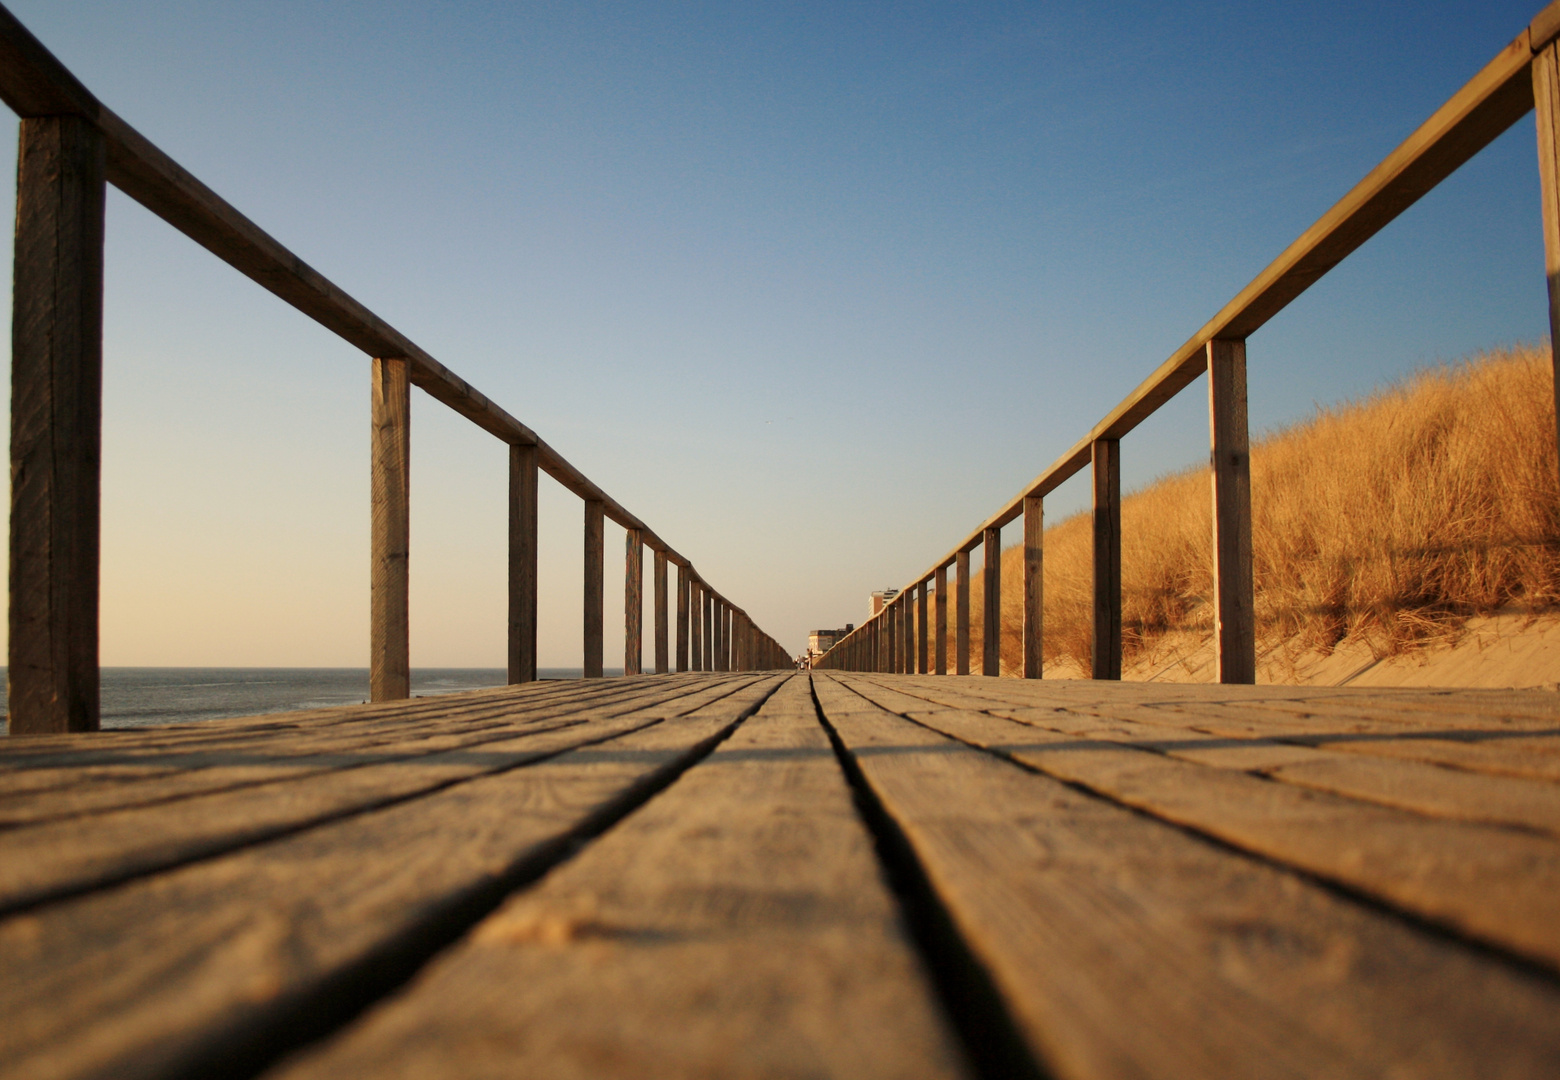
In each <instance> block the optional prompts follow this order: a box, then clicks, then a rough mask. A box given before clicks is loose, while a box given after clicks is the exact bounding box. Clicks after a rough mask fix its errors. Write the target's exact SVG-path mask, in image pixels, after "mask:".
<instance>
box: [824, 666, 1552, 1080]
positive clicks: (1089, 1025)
mask: <svg viewBox="0 0 1560 1080" xmlns="http://www.w3.org/2000/svg"><path fill="white" fill-rule="evenodd" d="M875 681H880V682H884V683H886V682H888V680H875ZM952 681H953V680H948V679H942V680H926V682H927V683H933V682H935V683H936V684H939V685H942V686H947V685H948V684H949V683H951V682H952ZM962 681H963V680H961V682H962ZM865 682H866V680H862V679H860V678H859V677H850V676H845V677H839V676H822V675H818V676H814V685H815V687H816V688H817V695H818V699H819V702H820V704H821V706H822V709H823V712H824V715H825V716H826V718H827V719H828V721H829V722H830V723H831V724H832V725H833V726H834V728H835V730H836V731H837V732H838V733H839V736H840V738H841V739H842V740H843V741H844V743H845V744H846V746H847V747H848V748H849V749H850V750H851V752H852V753H853V755H854V758H855V761H856V763H857V765H858V766H859V767H860V769H861V771H862V773H863V775H864V779H865V780H866V782H867V783H868V785H869V786H870V788H871V790H872V791H873V793H874V795H875V796H876V797H877V798H878V799H879V800H881V802H882V804H883V806H884V808H885V810H886V811H887V813H889V814H890V815H891V816H892V818H893V819H894V820H895V822H896V823H897V824H898V826H899V828H900V829H901V830H902V831H903V833H904V835H905V837H906V839H907V840H908V842H909V843H910V845H911V846H912V848H913V850H914V851H915V853H916V855H917V857H918V858H919V859H920V860H921V862H922V863H923V865H924V866H925V868H926V873H927V875H928V877H929V878H930V879H931V880H932V881H933V882H935V883H936V886H937V890H938V895H939V898H940V899H941V900H942V902H943V903H944V904H945V905H946V907H947V909H948V911H949V914H950V916H951V918H952V920H953V922H954V924H955V926H956V927H957V928H958V930H959V931H960V933H961V934H963V935H964V937H965V939H966V940H967V941H968V942H969V944H970V946H971V949H972V951H974V953H975V954H976V956H977V957H978V958H979V959H980V960H981V961H982V962H983V963H984V964H985V965H986V967H987V968H988V970H989V971H990V972H991V974H992V977H993V979H994V981H995V982H996V983H997V986H998V988H999V989H1000V990H1001V992H1002V993H1003V995H1004V997H1005V999H1006V1001H1007V1002H1008V1005H1009V1008H1010V1010H1011V1011H1012V1013H1013V1015H1014V1017H1015V1019H1016V1020H1017V1022H1018V1023H1019V1025H1020V1027H1021V1029H1022V1030H1023V1032H1024V1033H1025V1034H1026V1036H1027V1037H1028V1039H1029V1042H1030V1045H1031V1047H1032V1048H1033V1050H1034V1052H1035V1054H1036V1056H1037V1057H1038V1058H1039V1059H1040V1060H1041V1061H1042V1063H1043V1064H1044V1066H1045V1068H1046V1069H1047V1070H1048V1072H1049V1073H1050V1074H1051V1075H1054V1076H1057V1077H1058V1078H1060V1080H1071V1078H1090V1080H1096V1078H1105V1077H1147V1076H1153V1077H1187V1078H1203V1077H1211V1076H1218V1077H1221V1078H1222V1077H1232V1078H1233V1077H1243V1076H1250V1077H1261V1078H1264V1080H1267V1078H1272V1077H1297V1078H1298V1077H1314V1076H1329V1077H1380V1076H1385V1075H1404V1076H1426V1077H1428V1076H1445V1077H1465V1076H1484V1075H1508V1076H1522V1077H1539V1076H1544V1075H1547V1074H1548V1073H1550V1072H1552V1071H1553V1070H1554V1068H1555V1067H1556V1063H1557V1061H1560V1031H1557V1029H1556V1028H1555V1026H1554V1024H1553V1022H1552V1018H1553V1016H1554V1015H1555V1009H1556V1003H1557V1001H1560V991H1557V989H1556V986H1555V983H1554V981H1553V980H1551V979H1547V978H1543V977H1541V976H1536V975H1533V974H1530V973H1528V972H1526V971H1524V970H1523V969H1521V968H1516V967H1512V966H1510V965H1507V964H1504V963H1502V962H1501V961H1499V960H1498V959H1495V958H1492V957H1491V956H1489V955H1488V954H1485V953H1482V952H1480V951H1478V950H1472V949H1468V948H1465V947H1463V946H1461V945H1459V944H1458V943H1456V942H1454V941H1450V940H1448V939H1446V938H1444V937H1441V936H1438V935H1435V934H1429V933H1424V932H1422V931H1420V930H1418V929H1416V928H1415V927H1413V926H1412V925H1409V924H1406V923H1404V922H1403V921H1401V920H1398V919H1395V918H1393V917H1391V916H1390V915H1386V914H1383V913H1381V912H1378V911H1375V910H1372V909H1371V908H1369V907H1366V906H1364V905H1360V904H1356V903H1353V902H1351V901H1349V900H1348V899H1346V898H1344V897H1342V896H1340V895H1338V894H1336V893H1333V892H1330V891H1328V890H1327V889H1324V888H1321V887H1318V886H1316V885H1314V884H1312V883H1310V882H1307V881H1306V880H1304V879H1302V878H1297V877H1295V876H1293V875H1291V874H1288V873H1286V872H1284V871H1283V870H1280V869H1276V868H1274V867H1272V866H1270V865H1268V864H1266V863H1264V862H1262V861H1260V860H1254V859H1249V858H1246V857H1243V856H1241V855H1239V854H1236V853H1233V852H1231V851H1230V850H1228V849H1227V848H1224V847H1221V846H1219V845H1216V844H1210V843H1207V842H1205V841H1203V840H1200V839H1198V838H1196V837H1194V836H1191V835H1189V834H1187V833H1186V832H1184V831H1182V830H1181V829H1179V828H1175V827H1172V826H1169V825H1166V824H1163V823H1161V822H1157V821H1154V820H1152V819H1150V818H1147V817H1144V816H1143V815H1141V814H1139V813H1135V812H1133V811H1131V810H1128V809H1125V808H1123V807H1121V806H1117V805H1112V804H1111V803H1110V802H1109V801H1107V800H1103V799H1099V798H1095V797H1092V796H1090V795H1088V794H1085V793H1083V792H1081V791H1079V790H1077V789H1076V788H1074V787H1071V786H1069V785H1067V784H1064V783H1061V782H1058V781H1057V780H1055V779H1053V778H1051V777H1049V776H1045V775H1040V774H1036V773H1033V772H1027V771H1025V770H1023V769H1020V768H1016V767H1015V766H1013V765H1012V764H1010V763H1008V762H1006V761H1003V760H1001V759H999V758H997V757H995V756H993V755H991V754H988V753H985V752H981V751H978V750H975V749H971V748H970V747H968V746H965V745H963V744H961V743H960V742H957V741H954V740H952V739H949V738H947V737H945V736H943V735H941V734H938V733H936V732H933V731H930V730H928V729H927V728H926V727H924V726H922V725H920V724H913V723H908V722H906V721H904V720H902V719H900V718H899V717H898V716H896V715H894V713H895V712H897V711H899V706H898V704H897V703H895V704H892V705H890V707H889V709H887V710H885V709H883V708H881V707H879V706H878V705H876V704H874V703H872V702H869V701H867V700H865V699H863V698H861V697H859V696H857V695H856V694H855V693H853V692H852V690H851V689H848V688H847V687H855V686H858V685H863V684H864V683H865ZM895 684H896V685H897V684H898V680H895ZM864 689H865V690H866V692H868V693H874V692H875V691H874V690H873V689H872V688H871V687H870V686H864ZM933 715H936V716H939V717H944V716H947V717H957V718H959V720H960V723H964V722H965V721H964V719H963V718H965V717H969V718H970V719H969V721H968V722H969V723H970V724H975V723H978V722H985V723H989V724H1000V723H1007V722H1005V721H997V720H995V719H993V718H991V717H984V718H982V717H981V716H980V714H979V713H959V712H955V711H953V710H944V711H942V712H940V713H935V714H933ZM1010 726H1012V725H1010ZM1209 771H1212V770H1209Z"/></svg>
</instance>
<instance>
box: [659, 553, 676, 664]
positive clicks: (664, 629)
mask: <svg viewBox="0 0 1560 1080" xmlns="http://www.w3.org/2000/svg"><path fill="white" fill-rule="evenodd" d="M668 617H669V613H668V611H667V596H666V552H664V551H657V552H656V553H655V673H656V674H657V675H669V674H671V671H672V658H671V656H670V648H669V646H670V640H669V638H670V634H669V630H670V628H669V627H668V626H667V619H668Z"/></svg>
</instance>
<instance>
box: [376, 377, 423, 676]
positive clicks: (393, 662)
mask: <svg viewBox="0 0 1560 1080" xmlns="http://www.w3.org/2000/svg"><path fill="white" fill-rule="evenodd" d="M410 367H411V365H410V364H409V363H408V362H407V361H405V360H402V359H396V358H380V359H376V360H374V362H373V387H372V398H373V410H372V411H373V436H372V440H373V445H372V447H371V450H370V462H371V469H370V471H371V474H372V475H371V478H370V503H371V507H372V513H373V526H372V534H371V540H370V545H371V546H370V558H369V579H370V580H369V590H370V602H369V635H368V637H369V660H368V682H369V696H370V698H371V699H372V700H374V701H395V700H399V699H401V698H406V697H410V696H411V692H412V672H411V637H410V623H409V616H408V605H409V589H410V583H411V579H410V574H409V548H410V539H411V501H410V482H411V465H412V444H411V427H412V395H411V388H412V384H411V377H410V376H411V371H410Z"/></svg>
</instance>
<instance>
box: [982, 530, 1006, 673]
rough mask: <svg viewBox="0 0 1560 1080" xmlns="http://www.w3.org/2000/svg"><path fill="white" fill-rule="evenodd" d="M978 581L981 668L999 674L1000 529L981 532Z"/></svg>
mask: <svg viewBox="0 0 1560 1080" xmlns="http://www.w3.org/2000/svg"><path fill="white" fill-rule="evenodd" d="M982 544H983V547H984V551H983V552H982V562H983V563H984V565H983V566H982V567H981V584H982V586H983V589H982V595H981V601H982V605H983V607H982V610H981V650H980V652H981V665H980V666H981V671H980V673H981V674H982V675H991V676H996V675H1000V674H1002V530H1001V529H986V530H985V532H984V533H983V537H982Z"/></svg>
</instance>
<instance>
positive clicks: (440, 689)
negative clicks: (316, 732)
mask: <svg viewBox="0 0 1560 1080" xmlns="http://www.w3.org/2000/svg"><path fill="white" fill-rule="evenodd" d="M4 671H5V668H3V667H0V696H3V693H4V685H5V684H4ZM538 674H539V675H540V676H541V677H542V678H544V679H578V678H579V677H580V674H581V672H580V669H579V668H572V669H571V668H543V669H542V670H541V671H540V672H538ZM608 674H621V672H616V673H614V672H608ZM101 680H102V681H101V684H100V685H101V688H102V689H101V692H102V703H103V727H105V728H130V727H144V726H146V725H148V724H181V723H187V722H189V721H191V720H215V719H218V718H220V717H224V716H258V715H260V714H262V713H277V712H290V711H292V710H294V709H319V708H323V707H325V706H329V705H357V704H360V703H362V702H364V701H367V700H368V668H131V667H106V668H103V669H102V674H101ZM504 681H505V672H504V669H503V668H413V669H412V696H413V697H430V696H432V695H434V694H458V693H460V692H461V691H462V690H480V689H482V688H483V687H489V686H502V685H504Z"/></svg>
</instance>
